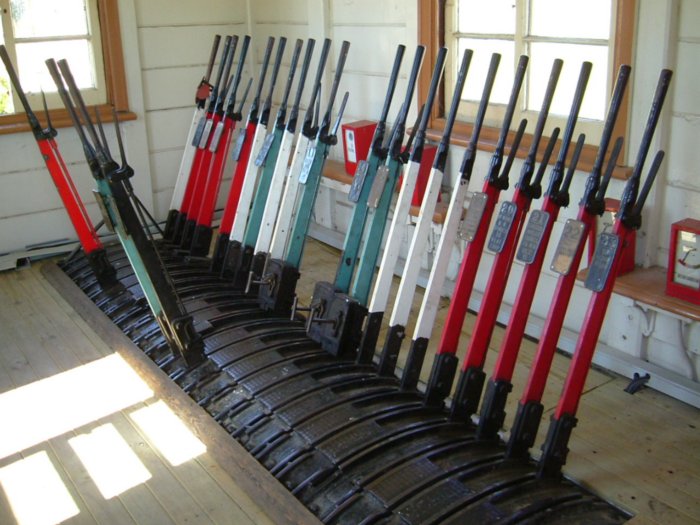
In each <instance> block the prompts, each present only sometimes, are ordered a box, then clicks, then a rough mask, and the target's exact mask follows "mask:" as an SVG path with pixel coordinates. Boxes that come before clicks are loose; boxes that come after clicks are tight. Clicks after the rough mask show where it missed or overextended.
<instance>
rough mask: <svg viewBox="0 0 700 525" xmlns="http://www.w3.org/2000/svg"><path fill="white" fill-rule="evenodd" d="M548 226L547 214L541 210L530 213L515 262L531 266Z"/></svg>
mask: <svg viewBox="0 0 700 525" xmlns="http://www.w3.org/2000/svg"><path fill="white" fill-rule="evenodd" d="M548 224H549V213H547V212H546V211H542V210H535V211H533V212H532V213H530V218H529V219H528V221H527V225H526V226H525V231H524V232H523V240H522V241H521V242H520V248H518V253H517V255H516V256H515V258H516V259H517V260H519V261H520V262H523V263H525V264H532V262H533V261H534V260H535V257H536V256H537V254H538V253H539V251H540V245H541V244H542V237H544V232H545V230H546V229H547V225H548Z"/></svg>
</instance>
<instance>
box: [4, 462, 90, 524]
mask: <svg viewBox="0 0 700 525" xmlns="http://www.w3.org/2000/svg"><path fill="white" fill-rule="evenodd" d="M0 487H2V489H3V491H4V492H5V496H6V498H7V500H8V501H9V503H10V507H11V508H12V513H13V514H14V516H15V519H16V520H17V523H18V524H19V525H54V524H56V523H61V522H62V521H65V520H67V519H68V518H71V517H73V516H77V515H78V514H79V513H80V509H79V508H78V506H77V505H76V504H75V501H74V500H73V498H72V497H71V495H70V493H69V492H68V489H67V488H66V486H65V484H64V483H63V480H61V476H60V475H59V474H58V472H57V471H56V468H55V467H54V465H53V463H52V462H51V459H50V458H49V456H48V454H47V453H46V452H45V451H43V450H42V451H41V452H37V453H36V454H32V455H31V456H28V457H26V458H24V459H21V460H19V461H15V462H14V463H12V464H10V465H7V466H5V467H3V468H0Z"/></svg>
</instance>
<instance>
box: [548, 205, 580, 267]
mask: <svg viewBox="0 0 700 525" xmlns="http://www.w3.org/2000/svg"><path fill="white" fill-rule="evenodd" d="M585 231H586V225H585V224H584V223H582V222H581V221H577V220H574V219H569V220H568V221H566V224H564V231H562V232H561V237H560V238H559V244H557V251H556V252H555V253H554V259H552V264H551V265H550V266H549V268H550V269H551V270H552V271H554V272H557V273H558V274H560V275H567V274H568V273H569V271H570V270H571V263H572V262H573V261H574V255H576V251H577V250H578V248H579V246H580V245H581V242H583V236H584V232H585Z"/></svg>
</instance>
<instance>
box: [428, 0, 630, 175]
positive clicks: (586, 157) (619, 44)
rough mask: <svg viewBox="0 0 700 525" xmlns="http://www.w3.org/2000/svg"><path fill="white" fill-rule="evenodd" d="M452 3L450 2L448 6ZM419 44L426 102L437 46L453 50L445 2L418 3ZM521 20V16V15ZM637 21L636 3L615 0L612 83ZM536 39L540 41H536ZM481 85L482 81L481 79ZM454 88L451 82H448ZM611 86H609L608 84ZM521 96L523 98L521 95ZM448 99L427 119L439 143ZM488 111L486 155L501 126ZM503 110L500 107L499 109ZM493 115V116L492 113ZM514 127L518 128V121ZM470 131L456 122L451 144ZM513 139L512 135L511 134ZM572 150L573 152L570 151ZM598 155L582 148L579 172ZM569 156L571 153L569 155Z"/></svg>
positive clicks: (623, 115) (626, 58)
mask: <svg viewBox="0 0 700 525" xmlns="http://www.w3.org/2000/svg"><path fill="white" fill-rule="evenodd" d="M451 1H452V0H450V3H451ZM418 2H419V3H418V41H419V43H421V44H423V45H426V46H427V52H426V62H425V63H424V64H423V68H422V72H421V77H420V79H419V85H418V97H419V100H425V97H426V95H427V92H428V86H429V83H430V73H429V72H430V71H432V68H433V66H434V57H435V54H436V51H437V48H438V46H440V45H447V46H448V47H449V48H450V49H453V43H452V42H450V41H449V40H446V39H447V37H448V36H449V32H448V31H446V16H445V9H446V4H448V2H447V1H446V0H438V1H437V2H435V1H434V0H418ZM520 16H522V15H520ZM635 20H636V0H617V2H616V6H615V12H614V13H613V18H612V23H613V27H614V28H615V30H614V32H613V34H612V35H611V42H612V43H611V45H610V50H611V55H612V56H611V59H610V61H609V64H610V67H611V68H612V71H614V75H611V76H610V78H612V79H614V78H615V76H616V75H617V71H618V69H619V66H620V65H621V64H629V63H631V60H632V45H633V38H634V24H635ZM538 38H539V37H538ZM450 55H453V56H452V57H451V60H455V61H456V60H457V58H455V57H454V55H456V53H450ZM516 60H517V55H516ZM504 67H506V64H504V63H502V64H501V68H500V69H502V68H504ZM510 67H511V68H514V65H511V66H510ZM467 81H469V79H467ZM482 81H483V79H482ZM449 82H450V79H448V78H447V75H446V78H445V81H444V82H443V88H444V86H445V85H446V84H448V83H449ZM451 83H452V84H453V85H454V81H452V82H451ZM608 84H610V82H608ZM611 89H612V85H608V86H607V89H606V91H607V93H608V94H609V93H610V91H611ZM521 96H522V95H521ZM446 98H447V95H446V93H445V90H443V91H442V93H441V94H440V98H439V101H438V103H437V104H435V107H434V108H433V110H432V112H431V115H430V123H429V127H430V129H429V133H428V136H429V137H430V138H431V139H435V140H439V138H440V136H441V134H442V130H443V129H444V125H445V120H444V119H445V111H446V110H445V106H446V102H445V100H446ZM629 99H630V96H629V93H628V94H627V95H626V96H625V100H624V102H623V107H622V108H621V111H620V114H619V118H618V121H617V125H616V126H615V130H614V135H613V136H618V135H624V134H625V133H626V130H627V125H628V101H629ZM461 105H464V103H463V104H461ZM490 106H491V107H490V111H489V115H490V116H491V120H492V121H493V122H491V123H490V124H491V125H489V123H487V125H486V126H485V127H484V129H483V131H482V134H481V139H480V141H479V145H478V147H479V149H482V150H485V151H493V148H494V146H495V143H496V140H497V138H498V132H499V129H498V127H497V126H499V125H500V120H501V119H499V117H498V115H497V113H498V106H494V105H490ZM500 107H501V108H502V106H500ZM492 112H495V113H492ZM527 113H530V114H531V117H532V116H534V114H535V112H526V114H525V116H527ZM514 122H516V124H515V125H517V121H514ZM552 127H553V126H551V127H548V128H549V129H545V134H547V135H548V134H550V133H551V128H552ZM471 129H472V125H471V124H470V123H469V122H467V121H465V120H464V119H462V120H458V121H457V122H456V123H455V127H454V130H453V133H452V142H453V143H455V144H457V145H462V146H465V145H466V144H467V143H468V140H469V137H470V135H471ZM576 129H577V133H578V132H581V131H582V129H583V127H582V122H581V121H579V124H578V125H577V128H576ZM511 135H512V133H511ZM531 138H532V137H531V136H529V135H528V134H526V135H525V137H524V139H523V141H522V143H521V146H520V149H519V151H518V154H517V156H518V157H520V158H524V157H525V155H526V154H527V148H528V147H529V145H530V142H531ZM542 142H543V144H542V145H541V151H542V150H543V149H544V142H545V141H542ZM571 149H572V150H573V148H571ZM596 153H597V144H596V145H590V144H589V145H586V146H584V148H583V152H582V155H581V159H580V161H579V170H582V171H588V170H590V169H591V168H592V166H593V162H594V160H595V155H596ZM570 155H571V152H570ZM620 158H621V159H624V158H625V156H624V151H623V155H621V157H620ZM622 164H624V162H623V161H620V165H618V167H617V168H616V169H615V170H614V172H613V177H615V178H621V179H626V178H628V177H629V176H630V174H631V169H630V168H629V167H626V166H624V165H622Z"/></svg>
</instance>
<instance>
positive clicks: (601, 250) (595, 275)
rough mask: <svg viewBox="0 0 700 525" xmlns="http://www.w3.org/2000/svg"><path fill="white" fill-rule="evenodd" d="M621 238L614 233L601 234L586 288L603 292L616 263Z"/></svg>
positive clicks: (585, 284) (589, 270)
mask: <svg viewBox="0 0 700 525" xmlns="http://www.w3.org/2000/svg"><path fill="white" fill-rule="evenodd" d="M619 245H620V238H619V237H618V236H617V235H615V234H614V233H601V234H600V235H598V242H597V243H596V246H595V252H594V253H593V261H592V262H591V267H590V268H589V269H588V276H587V277H586V282H585V283H584V286H585V287H586V288H588V289H589V290H591V291H593V292H602V291H603V288H605V285H606V284H607V282H608V278H609V277H610V272H611V270H612V267H613V262H614V261H615V254H616V253H617V249H618V247H619Z"/></svg>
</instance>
